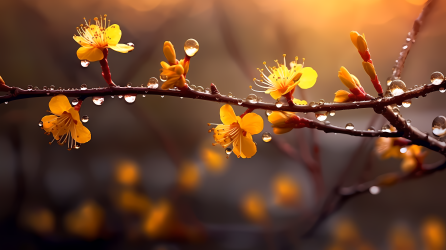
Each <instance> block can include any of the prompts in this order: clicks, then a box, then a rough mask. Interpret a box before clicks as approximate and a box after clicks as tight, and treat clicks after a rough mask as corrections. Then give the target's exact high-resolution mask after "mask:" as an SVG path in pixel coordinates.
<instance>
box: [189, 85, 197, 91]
mask: <svg viewBox="0 0 446 250" xmlns="http://www.w3.org/2000/svg"><path fill="white" fill-rule="evenodd" d="M189 88H190V89H191V90H197V86H195V85H193V84H191V85H189Z"/></svg>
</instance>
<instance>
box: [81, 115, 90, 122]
mask: <svg viewBox="0 0 446 250" xmlns="http://www.w3.org/2000/svg"><path fill="white" fill-rule="evenodd" d="M89 119H90V117H88V115H84V116H82V119H81V120H82V122H83V123H87V122H88V120H89Z"/></svg>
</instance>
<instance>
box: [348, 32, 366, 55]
mask: <svg viewBox="0 0 446 250" xmlns="http://www.w3.org/2000/svg"><path fill="white" fill-rule="evenodd" d="M350 39H351V40H352V43H353V45H355V47H356V49H358V51H359V52H360V53H364V52H366V51H367V50H368V47H367V41H366V40H365V35H360V34H359V33H358V32H357V31H351V32H350Z"/></svg>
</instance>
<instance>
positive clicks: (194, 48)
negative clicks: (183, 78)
mask: <svg viewBox="0 0 446 250" xmlns="http://www.w3.org/2000/svg"><path fill="white" fill-rule="evenodd" d="M199 49H200V45H199V44H198V42H197V40H195V39H192V38H190V39H187V40H186V42H185V43H184V52H186V55H188V56H190V57H193V56H194V55H195V54H196V53H197V52H198V50H199Z"/></svg>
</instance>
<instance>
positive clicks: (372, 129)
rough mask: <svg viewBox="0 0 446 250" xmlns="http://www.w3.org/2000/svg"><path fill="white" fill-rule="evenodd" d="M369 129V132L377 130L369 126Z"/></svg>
mask: <svg viewBox="0 0 446 250" xmlns="http://www.w3.org/2000/svg"><path fill="white" fill-rule="evenodd" d="M367 131H369V132H375V128H374V127H369V128H368V129H367Z"/></svg>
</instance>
